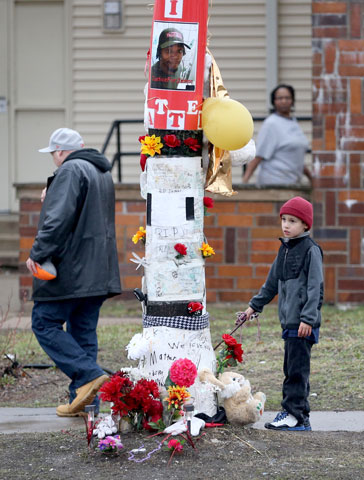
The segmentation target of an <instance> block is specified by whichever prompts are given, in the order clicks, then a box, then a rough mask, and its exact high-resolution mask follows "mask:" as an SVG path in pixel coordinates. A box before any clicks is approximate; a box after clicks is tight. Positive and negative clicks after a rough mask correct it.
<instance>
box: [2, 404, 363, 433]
mask: <svg viewBox="0 0 364 480" xmlns="http://www.w3.org/2000/svg"><path fill="white" fill-rule="evenodd" d="M275 414H276V412H264V414H263V417H262V418H261V420H260V421H259V422H258V423H256V424H254V425H253V428H255V429H258V430H264V423H265V422H269V421H271V420H273V418H274V416H275ZM310 419H311V425H312V430H313V431H316V432H340V431H341V432H364V411H358V412H311V417H310ZM84 425H85V423H84V420H83V418H81V417H74V418H73V417H70V418H66V417H63V418H61V417H57V415H56V409H55V408H54V407H50V408H0V433H3V434H9V433H31V432H59V431H61V430H71V429H82V428H84Z"/></svg>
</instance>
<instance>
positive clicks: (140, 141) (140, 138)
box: [138, 135, 146, 143]
mask: <svg viewBox="0 0 364 480" xmlns="http://www.w3.org/2000/svg"><path fill="white" fill-rule="evenodd" d="M145 137H146V135H143V136H140V137H139V138H138V140H139V143H142V140H144V139H145Z"/></svg>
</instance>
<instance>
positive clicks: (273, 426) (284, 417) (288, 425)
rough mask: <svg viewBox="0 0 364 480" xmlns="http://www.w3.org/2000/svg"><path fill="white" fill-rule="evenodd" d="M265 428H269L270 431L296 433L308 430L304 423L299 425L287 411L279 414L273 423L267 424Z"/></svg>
mask: <svg viewBox="0 0 364 480" xmlns="http://www.w3.org/2000/svg"><path fill="white" fill-rule="evenodd" d="M307 419H308V418H307ZM308 422H309V420H308ZM264 426H265V428H269V429H270V430H285V431H286V430H289V431H294V432H298V431H299V432H301V431H304V430H306V428H305V426H304V424H303V423H298V420H297V418H296V417H294V416H293V415H291V414H290V413H288V412H286V411H285V410H284V411H283V412H279V413H277V415H276V418H275V419H274V420H273V422H270V423H265V424H264Z"/></svg>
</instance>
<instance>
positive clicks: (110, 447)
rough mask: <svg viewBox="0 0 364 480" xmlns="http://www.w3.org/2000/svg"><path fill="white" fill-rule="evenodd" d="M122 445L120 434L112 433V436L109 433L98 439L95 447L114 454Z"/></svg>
mask: <svg viewBox="0 0 364 480" xmlns="http://www.w3.org/2000/svg"><path fill="white" fill-rule="evenodd" d="M123 447H124V445H123V444H122V443H121V440H120V435H114V436H111V435H109V436H107V437H105V438H103V439H101V440H99V443H98V445H97V448H98V449H99V450H100V452H102V453H105V454H110V453H113V454H116V453H118V451H119V450H121V449H122V448H123Z"/></svg>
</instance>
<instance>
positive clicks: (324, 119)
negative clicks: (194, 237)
mask: <svg viewBox="0 0 364 480" xmlns="http://www.w3.org/2000/svg"><path fill="white" fill-rule="evenodd" d="M312 13H313V16H312V19H313V20H312V38H313V40H312V44H313V62H312V63H313V71H312V76H313V80H312V81H313V142H312V151H313V153H312V158H313V169H314V176H315V180H314V183H313V185H312V190H310V189H304V190H302V189H287V188H283V187H282V188H279V189H256V188H251V187H241V188H238V187H236V190H237V191H238V195H236V196H234V197H232V198H224V197H219V198H217V197H216V198H215V207H214V209H213V210H212V211H211V215H210V216H208V217H206V218H205V234H206V237H207V239H208V242H209V243H210V245H211V246H212V247H213V248H214V249H215V251H216V255H215V256H214V257H212V258H210V259H207V260H206V286H207V301H208V302H215V301H222V302H228V301H229V302H230V301H239V302H242V303H245V302H246V301H247V300H249V298H250V297H251V296H252V294H254V293H256V292H257V290H258V289H259V287H260V286H261V285H262V283H263V281H264V279H265V276H266V274H267V272H268V269H269V266H270V264H271V262H272V260H273V258H274V256H275V254H276V252H277V250H278V247H279V242H278V241H277V238H278V236H279V235H280V227H279V221H278V212H279V208H280V205H281V204H282V203H283V202H284V201H286V200H287V199H289V198H291V197H292V196H294V195H302V196H304V197H306V198H307V199H310V200H311V201H313V203H314V212H315V215H314V237H315V239H316V240H317V241H318V242H319V243H320V245H321V246H322V248H323V250H324V253H325V257H324V268H325V300H326V302H328V303H343V302H344V303H345V302H350V303H362V302H363V301H364V243H363V241H362V237H363V229H364V190H363V188H362V187H363V164H364V140H363V139H364V99H363V77H364V40H362V38H363V37H364V35H363V34H364V31H363V30H364V29H363V16H364V2H359V1H350V0H347V1H341V2H327V1H313V2H312ZM41 188H42V186H41V185H29V184H28V185H19V186H18V188H17V189H18V197H19V198H20V237H21V238H20V261H19V263H20V265H22V267H21V268H22V269H23V270H22V271H23V275H22V276H21V278H20V289H21V296H22V297H25V298H29V295H30V292H31V281H32V279H31V277H30V276H29V275H28V274H27V273H26V271H25V266H24V262H25V260H26V258H27V257H28V254H29V249H30V248H31V245H32V243H33V238H34V235H35V233H36V226H37V222H38V218H39V211H40V207H41V204H40V201H39V195H40V191H41ZM116 198H117V200H116V230H117V241H118V251H119V262H120V272H121V276H122V281H123V288H124V291H125V294H124V295H123V298H128V297H131V296H132V290H133V289H134V288H135V287H140V277H141V274H142V273H139V272H140V270H141V269H139V270H137V271H136V269H135V264H133V263H131V262H130V261H129V259H130V258H131V254H132V252H133V251H134V252H136V253H137V254H139V255H140V256H143V254H144V247H142V246H140V245H134V244H133V243H132V241H131V237H132V235H133V234H134V233H135V232H136V230H137V229H138V227H139V226H140V225H145V202H144V201H143V200H142V199H141V197H140V192H139V188H138V187H137V186H132V185H127V186H125V185H124V186H123V185H117V186H116Z"/></svg>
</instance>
